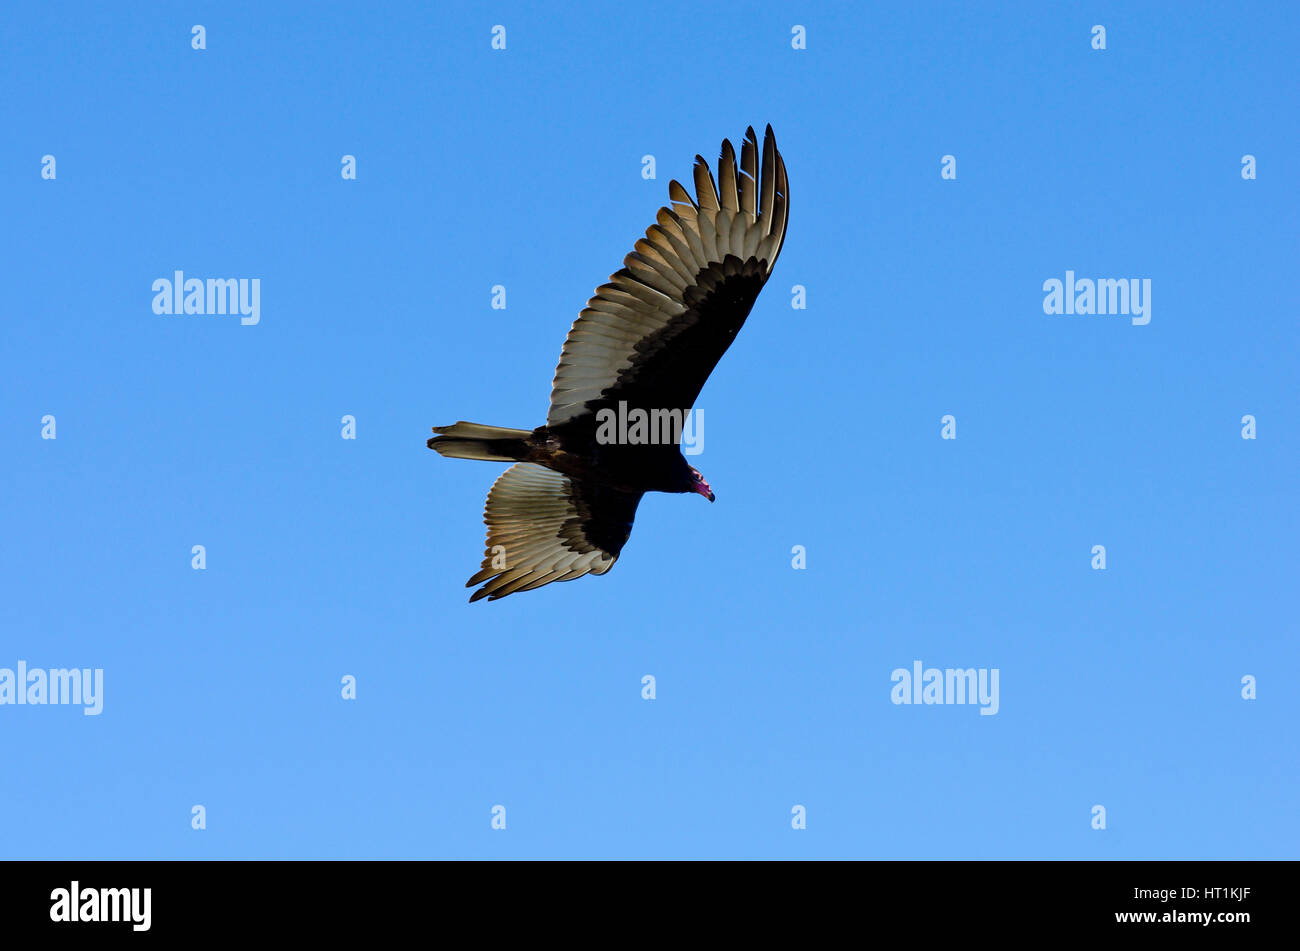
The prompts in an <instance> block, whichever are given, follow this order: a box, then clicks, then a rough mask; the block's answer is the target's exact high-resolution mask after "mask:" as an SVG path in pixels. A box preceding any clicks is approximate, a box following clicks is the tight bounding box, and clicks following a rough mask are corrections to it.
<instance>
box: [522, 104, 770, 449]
mask: <svg viewBox="0 0 1300 951" xmlns="http://www.w3.org/2000/svg"><path fill="white" fill-rule="evenodd" d="M695 191H696V199H695V200H692V199H691V196H690V194H689V193H688V192H687V191H686V189H685V188H683V187H682V186H681V185H680V184H679V183H678V182H676V181H673V182H672V183H671V184H670V185H669V186H668V195H669V198H670V199H671V200H672V207H671V208H661V209H659V214H658V220H657V222H656V223H655V224H653V225H651V226H650V228H649V229H648V230H647V231H646V236H645V238H643V239H641V240H639V241H637V243H636V250H634V251H633V252H632V253H631V254H629V255H628V256H627V257H626V258H624V259H623V264H624V267H623V269H622V270H621V271H619V272H618V273H617V274H613V275H611V276H610V279H609V283H608V284H602V285H601V286H600V287H599V288H597V289H596V296H595V297H593V298H591V300H589V301H588V302H587V306H586V308H585V309H584V310H583V311H582V313H581V314H580V315H579V316H578V319H577V320H576V321H574V324H573V327H572V328H571V329H570V330H569V335H568V337H566V338H565V341H564V349H563V351H562V352H561V354H560V364H559V366H558V367H557V368H556V371H555V382H554V385H553V387H552V390H551V408H550V412H549V413H548V414H547V417H546V423H547V425H548V426H550V427H552V428H555V427H559V426H563V425H566V424H568V425H584V424H592V425H594V423H592V420H589V419H588V417H589V416H592V415H593V414H595V413H596V412H598V411H599V410H600V409H602V408H607V407H608V408H615V409H616V408H617V406H618V403H619V402H620V401H626V403H627V405H628V408H629V409H631V408H640V409H643V410H646V411H647V412H652V411H654V410H681V411H683V412H686V411H689V410H690V408H691V407H692V406H693V405H694V404H695V398H696V397H697V396H698V395H699V392H700V389H701V388H702V387H703V386H704V381H705V380H707V379H708V378H709V374H710V373H711V372H712V371H713V367H714V365H716V364H717V362H718V360H720V359H721V358H722V355H723V354H724V353H725V352H726V350H727V348H728V347H729V346H731V341H732V340H733V339H734V338H735V336H736V333H737V332H738V331H739V330H740V328H741V326H742V325H743V324H744V323H745V318H746V317H748V316H749V311H750V308H751V307H753V305H754V300H755V299H756V298H757V297H758V292H759V291H760V290H762V288H763V285H764V284H765V283H766V282H767V278H768V275H770V274H771V273H772V267H773V265H775V264H776V258H777V255H778V254H780V253H781V244H782V241H783V240H784V238H785V228H786V222H787V220H788V219H789V194H790V193H789V184H788V183H787V181H786V174H785V162H784V160H783V159H782V158H781V153H780V152H778V151H777V148H776V137H775V136H774V135H773V134H772V127H771V126H768V127H767V131H766V133H765V134H764V136H763V148H762V167H761V169H760V167H759V147H758V140H757V138H756V137H755V135H754V130H753V129H752V128H750V129H749V130H748V131H747V132H746V135H745V141H744V143H743V144H742V146H741V153H740V165H739V168H737V165H736V153H735V150H734V149H733V148H732V146H731V143H730V142H729V141H724V142H723V143H722V155H721V157H720V158H719V160H718V181H717V183H716V184H715V182H714V180H713V176H712V174H711V173H710V172H709V166H708V164H707V163H706V162H705V161H704V159H703V158H701V157H700V156H698V155H697V156H696V157H695Z"/></svg>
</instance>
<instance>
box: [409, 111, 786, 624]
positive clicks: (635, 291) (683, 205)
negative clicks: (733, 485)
mask: <svg viewBox="0 0 1300 951" xmlns="http://www.w3.org/2000/svg"><path fill="white" fill-rule="evenodd" d="M694 178H695V198H694V199H692V198H691V196H690V193H689V192H687V190H686V189H685V188H684V187H682V185H681V184H680V183H678V182H677V181H673V182H671V183H669V186H668V197H669V199H670V200H671V201H672V207H665V208H660V209H659V213H658V214H657V215H656V219H655V224H653V225H651V226H650V227H649V228H648V229H647V230H646V236H645V237H644V238H642V239H640V240H638V241H637V242H636V245H635V247H634V250H633V251H632V253H631V254H629V255H627V257H625V258H624V259H623V268H622V270H620V271H618V272H617V273H615V274H612V275H611V276H610V279H609V283H608V284H602V285H601V286H600V287H598V288H597V289H596V296H595V297H593V298H591V300H589V301H588V302H587V306H586V307H585V308H584V309H583V311H582V312H581V313H580V314H579V315H578V319H577V320H575V321H574V322H573V326H572V327H571V328H570V329H569V334H568V336H567V337H565V339H564V348H563V350H562V351H561V352H560V363H559V366H557V367H556V370H555V382H554V384H553V385H552V388H551V406H550V410H549V411H548V412H547V414H546V424H545V425H543V426H538V427H537V428H536V429H533V430H527V429H506V428H504V427H500V426H483V425H480V424H479V423H466V422H459V423H454V424H453V425H451V426H435V427H433V431H434V432H435V433H437V434H438V435H437V436H434V437H433V438H432V439H430V440H429V442H428V446H429V448H430V449H435V450H437V451H438V452H439V453H441V454H442V455H444V456H450V457H452V458H456V459H485V460H488V461H492V462H514V463H516V465H513V466H511V467H510V468H509V469H507V470H506V471H505V472H504V473H503V474H502V475H501V477H500V478H499V479H497V481H496V483H495V484H494V485H493V486H492V490H491V491H490V492H489V493H488V498H487V507H486V508H485V510H484V513H483V521H484V522H486V523H487V529H488V531H487V552H486V554H485V556H484V558H483V566H482V568H480V569H479V571H478V572H477V573H475V574H474V575H473V576H472V577H471V578H470V579H469V581H468V582H466V587H473V586H474V585H478V584H481V585H482V587H481V588H479V589H478V590H477V591H475V592H474V593H473V594H472V595H471V596H470V601H477V600H478V599H479V598H484V597H486V598H488V599H489V600H496V599H497V598H504V597H505V596H506V595H508V594H514V593H515V592H516V591H530V590H532V589H533V588H540V587H541V586H542V585H545V584H550V583H551V582H553V581H569V580H572V579H573V578H578V577H581V576H582V575H586V574H594V575H601V574H604V573H605V572H607V571H609V569H610V568H612V567H613V566H614V562H615V561H617V560H618V555H619V552H621V551H622V550H623V545H624V544H625V543H626V542H627V539H628V536H629V535H631V533H632V520H633V519H634V518H635V516H636V508H637V505H638V504H639V503H640V501H641V496H642V495H644V494H645V493H646V492H696V493H698V494H700V495H703V496H704V497H705V498H707V499H708V500H709V501H710V502H712V501H713V498H714V496H713V491H712V489H710V488H709V484H708V483H707V482H706V481H705V480H704V477H703V476H702V475H700V473H699V471H698V470H696V469H695V468H694V467H692V466H690V465H689V464H688V463H687V462H686V458H685V457H684V456H683V455H682V453H681V446H680V440H681V431H680V422H681V421H682V420H684V418H685V415H686V414H687V413H689V412H690V410H691V407H692V406H694V404H695V399H696V397H697V396H698V395H699V393H700V389H701V388H702V387H703V386H704V382H705V381H706V380H707V379H708V378H709V374H710V373H711V372H713V368H714V366H715V365H717V362H718V360H720V359H721V358H722V355H723V354H724V353H726V351H727V348H728V347H729V346H731V341H732V340H733V339H735V336H736V333H737V332H738V331H739V330H740V328H741V327H742V326H743V325H744V323H745V318H746V317H748V316H749V311H750V309H751V308H752V307H753V306H754V301H755V300H756V299H757V298H758V292H759V291H761V290H762V289H763V285H764V284H765V283H767V279H768V277H769V276H770V275H771V273H772V268H773V266H774V265H775V264H776V259H777V256H778V255H779V254H780V253H781V245H782V242H783V241H784V240H785V229H786V222H787V221H788V219H789V196H790V190H789V185H788V183H787V182H786V174H785V162H784V160H783V159H782V158H781V153H780V152H779V151H777V148H776V137H775V136H774V135H773V134H772V127H771V126H770V125H769V126H768V127H767V130H766V132H765V133H764V135H763V146H762V152H761V156H760V151H759V145H758V139H757V137H756V136H755V135H754V130H753V128H750V129H748V130H747V131H746V134H745V140H744V142H743V143H742V145H741V150H740V162H739V166H738V165H737V162H736V152H735V149H733V148H732V145H731V143H730V142H729V141H726V140H724V141H723V143H722V153H721V155H720V157H719V159H718V179H717V182H716V183H715V181H714V179H713V175H712V174H711V173H710V171H709V166H708V163H707V162H705V161H704V159H703V158H701V157H700V156H698V155H697V156H696V157H695V168H694ZM638 419H639V420H642V421H644V420H647V419H648V420H651V421H652V425H651V428H650V436H651V438H653V435H654V433H655V428H654V425H653V421H667V420H671V421H672V422H673V424H674V425H672V426H671V427H667V429H668V431H669V432H671V436H670V438H667V439H663V440H659V441H651V442H646V441H644V439H645V433H644V427H643V429H642V431H641V432H640V433H638V431H637V429H636V426H635V425H633V427H631V429H630V430H629V428H628V427H627V425H626V421H627V420H638ZM615 421H617V423H616V422H615ZM629 432H630V433H631V436H629V435H628V433H629Z"/></svg>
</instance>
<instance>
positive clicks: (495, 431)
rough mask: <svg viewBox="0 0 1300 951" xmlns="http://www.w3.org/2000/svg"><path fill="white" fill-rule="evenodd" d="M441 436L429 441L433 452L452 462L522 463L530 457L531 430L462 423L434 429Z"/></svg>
mask: <svg viewBox="0 0 1300 951" xmlns="http://www.w3.org/2000/svg"><path fill="white" fill-rule="evenodd" d="M433 431H434V432H435V433H438V435H437V436H434V437H433V438H432V439H430V440H429V442H428V446H429V448H430V449H433V450H435V451H437V452H438V453H439V454H441V455H444V456H447V457H448V458H451V459H482V460H485V461H487V462H519V461H521V460H523V459H525V458H527V456H528V437H529V436H531V435H532V432H531V431H530V430H527V429H509V428H507V427H505V426H484V425H483V424H482V423H467V422H465V421H463V420H462V421H461V422H458V423H453V424H452V425H450V426H434V427H433Z"/></svg>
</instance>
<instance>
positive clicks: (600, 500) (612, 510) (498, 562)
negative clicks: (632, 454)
mask: <svg viewBox="0 0 1300 951" xmlns="http://www.w3.org/2000/svg"><path fill="white" fill-rule="evenodd" d="M640 501H641V493H640V492H636V493H631V492H619V491H618V490H616V489H610V488H607V487H605V486H601V485H596V484H594V483H591V482H588V481H586V480H583V479H574V478H571V477H569V476H566V475H562V474H561V473H559V472H555V471H554V470H552V469H547V468H545V467H544V466H537V465H533V464H532V463H528V462H521V463H519V464H518V465H514V466H511V467H510V468H509V469H507V470H506V471H505V472H503V473H502V474H501V478H499V479H497V481H496V482H495V483H494V484H493V486H492V491H491V492H489V493H488V498H487V507H486V508H485V509H484V511H483V521H484V522H486V523H487V527H488V533H487V551H486V553H485V554H484V557H483V567H482V568H481V569H480V570H479V572H478V573H477V574H475V575H474V577H472V578H470V579H469V581H467V582H465V587H467V588H469V587H472V586H474V585H476V584H479V583H480V582H484V581H486V582H487V583H486V584H484V585H483V587H481V588H480V589H479V590H477V591H475V592H474V594H473V595H471V596H470V601H477V600H478V599H479V598H483V597H486V598H488V599H489V600H492V601H495V600H496V599H497V598H504V597H505V596H506V595H508V594H514V593H515V592H516V591H528V590H530V589H532V588H540V587H541V586H542V585H544V584H550V583H551V582H552V581H569V580H571V579H573V578H580V577H582V576H583V575H586V574H593V575H603V574H604V573H605V572H607V571H609V569H610V568H612V567H614V562H616V561H618V553H619V552H620V551H622V550H623V545H624V543H625V542H626V541H627V539H628V536H629V535H631V534H632V519H633V518H634V517H635V516H636V507H637V504H638V503H639V502H640Z"/></svg>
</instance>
